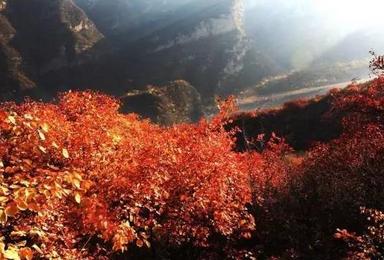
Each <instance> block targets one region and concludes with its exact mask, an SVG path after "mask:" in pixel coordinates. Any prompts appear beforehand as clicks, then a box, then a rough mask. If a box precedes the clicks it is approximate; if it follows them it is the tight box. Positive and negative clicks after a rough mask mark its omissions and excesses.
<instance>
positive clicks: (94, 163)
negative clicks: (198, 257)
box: [0, 92, 256, 259]
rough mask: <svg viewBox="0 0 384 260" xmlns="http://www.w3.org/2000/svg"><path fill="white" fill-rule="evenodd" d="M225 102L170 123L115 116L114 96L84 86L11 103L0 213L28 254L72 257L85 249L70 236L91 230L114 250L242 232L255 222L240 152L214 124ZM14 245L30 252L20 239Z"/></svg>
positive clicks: (204, 241)
mask: <svg viewBox="0 0 384 260" xmlns="http://www.w3.org/2000/svg"><path fill="white" fill-rule="evenodd" d="M233 105H234V103H233V102H231V103H226V104H222V105H221V107H222V109H223V110H225V111H222V113H221V114H220V116H219V117H217V118H216V120H214V121H215V122H208V121H202V122H200V123H199V124H196V125H177V126H174V127H170V128H161V127H159V126H156V125H153V124H150V123H149V122H147V121H140V120H139V119H138V118H137V116H134V115H121V114H119V113H118V112H117V111H118V102H117V101H116V100H114V99H112V98H110V97H107V96H104V95H100V94H97V93H93V92H70V93H66V94H63V95H62V96H61V97H60V100H59V104H58V105H54V104H42V103H34V102H27V103H25V104H22V105H19V106H16V105H15V106H13V109H14V111H15V113H12V114H10V113H5V115H4V120H5V125H4V126H2V125H0V128H2V127H3V130H4V131H0V135H2V133H5V129H7V131H8V132H7V133H8V134H7V135H6V136H5V135H4V136H1V137H2V138H3V139H0V140H2V141H3V140H4V142H3V143H4V144H2V143H0V148H1V145H4V149H3V148H1V149H0V159H1V160H2V162H3V166H4V167H2V168H4V169H3V170H4V172H5V173H4V176H5V177H4V178H5V181H4V190H3V192H2V191H1V190H0V193H4V194H0V204H1V205H0V222H2V223H3V224H6V222H7V221H8V222H9V223H12V225H13V229H14V230H12V231H16V230H17V232H19V231H20V232H26V237H27V238H28V239H31V240H32V241H35V240H36V241H38V244H39V245H41V249H42V252H39V251H38V250H37V249H36V248H34V247H32V248H31V250H32V252H33V253H35V254H36V255H41V254H42V253H43V252H56V253H57V254H63V255H62V257H63V258H65V257H67V256H68V255H69V256H71V257H72V258H73V259H75V258H77V257H78V255H76V254H80V253H83V251H87V250H88V248H87V243H85V248H84V249H83V251H81V252H80V251H79V249H78V248H77V245H75V244H76V243H77V242H76V241H82V240H83V239H84V237H87V238H89V237H93V236H95V237H100V238H102V239H104V240H105V241H107V242H111V243H112V244H113V250H115V251H124V250H127V248H128V247H129V246H130V245H134V246H136V247H138V248H148V247H151V242H150V241H155V240H157V239H165V240H164V241H169V242H170V243H174V245H181V244H182V243H184V242H188V241H192V242H193V243H194V244H196V245H199V246H209V239H210V238H211V237H214V236H215V235H217V234H220V235H223V236H226V237H227V238H228V239H229V238H235V237H237V238H241V236H240V234H241V233H247V232H252V231H253V229H254V222H253V221H252V218H251V217H249V212H247V209H246V207H245V204H246V203H250V202H251V200H250V197H251V196H250V192H251V191H250V187H249V185H248V181H249V174H248V172H247V170H244V169H246V167H245V165H246V164H245V161H244V160H247V159H249V158H246V157H241V156H238V155H237V154H236V153H235V152H234V151H233V149H232V148H233V147H232V145H233V140H232V138H231V137H230V135H228V134H227V133H226V132H225V131H224V129H223V128H222V123H223V120H225V117H227V116H228V115H229V113H231V112H233V109H234V106H233ZM9 116H11V118H9ZM8 128H10V130H9V129H8ZM255 165H256V164H255ZM11 186H12V188H11ZM5 189H8V190H5ZM2 198H4V199H2ZM1 207H2V208H1ZM212 212H217V214H216V216H219V217H217V219H215V220H214V217H213V216H212ZM244 219H245V220H246V221H247V222H248V223H247V224H242V225H239V224H238V223H239V221H241V220H244ZM10 221H12V222H10ZM1 228H2V226H0V229H1ZM32 229H34V230H39V231H44V233H45V234H46V236H36V235H33V234H31V232H30V230H32ZM154 229H156V230H157V231H156V235H154V236H153V235H152V234H153V230H154ZM0 231H1V230H0ZM164 236H165V237H164ZM12 239H13V240H16V238H15V237H12V238H11V237H10V238H9V240H10V241H6V243H7V245H9V244H12V243H13V241H12ZM92 247H94V245H92ZM20 248H23V247H20ZM101 251H103V250H101ZM18 252H19V255H20V256H19V257H20V258H25V259H29V258H30V257H32V256H31V251H30V250H29V249H27V248H25V249H23V251H18ZM68 252H69V253H68ZM65 254H68V255H65ZM71 257H69V258H71Z"/></svg>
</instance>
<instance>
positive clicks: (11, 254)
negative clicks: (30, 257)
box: [3, 247, 20, 260]
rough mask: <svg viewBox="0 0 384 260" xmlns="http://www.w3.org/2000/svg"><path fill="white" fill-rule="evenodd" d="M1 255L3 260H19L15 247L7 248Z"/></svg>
mask: <svg viewBox="0 0 384 260" xmlns="http://www.w3.org/2000/svg"><path fill="white" fill-rule="evenodd" d="M3 255H4V257H5V259H12V260H19V259H20V256H19V253H18V250H17V248H15V247H9V248H8V249H7V250H5V252H4V254H3Z"/></svg>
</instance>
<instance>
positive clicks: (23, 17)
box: [0, 0, 103, 98]
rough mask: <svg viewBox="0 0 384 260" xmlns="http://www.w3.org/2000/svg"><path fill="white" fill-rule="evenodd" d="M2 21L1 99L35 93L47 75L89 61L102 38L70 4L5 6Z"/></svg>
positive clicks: (15, 2)
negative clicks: (25, 91) (91, 53)
mask: <svg viewBox="0 0 384 260" xmlns="http://www.w3.org/2000/svg"><path fill="white" fill-rule="evenodd" d="M0 19H1V26H0V30H1V38H2V39H1V41H2V56H3V57H2V58H1V59H0V62H1V63H2V66H3V67H4V70H2V71H3V73H2V75H1V78H2V79H3V78H4V79H5V80H4V81H2V83H3V84H2V88H3V89H4V91H3V92H2V94H3V93H4V94H5V93H14V94H9V95H5V97H8V96H9V97H11V98H12V97H13V98H18V97H19V96H18V95H17V94H15V93H19V94H21V93H20V91H24V90H26V89H35V91H39V88H37V87H36V86H37V85H40V84H41V83H42V79H43V78H44V76H45V75H47V74H48V73H50V72H51V71H56V70H59V69H61V68H63V67H69V66H73V65H74V64H80V63H83V62H86V61H88V60H89V59H90V57H89V56H87V53H88V52H89V51H90V50H91V49H92V48H94V47H95V46H96V45H97V44H98V43H99V42H100V41H101V40H102V39H103V35H102V34H101V33H100V32H99V31H98V30H97V28H96V27H95V25H94V24H93V22H92V21H91V20H89V19H88V17H87V16H86V15H85V14H84V12H83V11H82V10H81V9H80V8H78V7H77V6H76V5H75V4H74V3H73V2H72V1H70V0H49V1H48V0H12V1H3V2H2V8H1V13H0ZM39 87H40V86H39ZM36 88H37V89H36ZM3 97H4V96H3Z"/></svg>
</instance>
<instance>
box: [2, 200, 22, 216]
mask: <svg viewBox="0 0 384 260" xmlns="http://www.w3.org/2000/svg"><path fill="white" fill-rule="evenodd" d="M18 212H19V209H18V208H17V205H16V203H15V202H11V203H10V204H9V205H8V206H7V207H6V208H5V214H6V215H7V216H8V217H14V216H16V214H17V213H18Z"/></svg>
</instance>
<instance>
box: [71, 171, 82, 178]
mask: <svg viewBox="0 0 384 260" xmlns="http://www.w3.org/2000/svg"><path fill="white" fill-rule="evenodd" d="M73 177H75V178H76V179H79V180H82V179H83V177H81V175H80V173H78V172H74V173H73Z"/></svg>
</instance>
